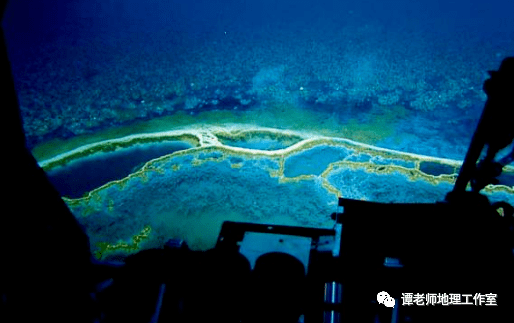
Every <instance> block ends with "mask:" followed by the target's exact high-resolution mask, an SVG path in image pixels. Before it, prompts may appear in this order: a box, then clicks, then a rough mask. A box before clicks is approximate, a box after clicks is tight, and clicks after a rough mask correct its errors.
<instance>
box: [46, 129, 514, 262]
mask: <svg viewBox="0 0 514 323" xmlns="http://www.w3.org/2000/svg"><path fill="white" fill-rule="evenodd" d="M166 140H171V141H174V142H176V141H180V140H183V141H187V142H188V143H192V144H193V145H191V146H190V147H191V148H188V149H183V150H179V151H175V152H173V153H171V154H167V155H164V156H161V157H159V158H155V159H152V160H149V161H148V162H147V163H146V164H144V165H143V166H142V167H141V168H139V169H138V170H137V171H135V172H133V173H131V174H130V175H128V176H127V177H124V178H121V179H118V180H113V181H109V182H107V183H104V184H103V185H101V186H99V187H97V188H95V189H94V190H91V191H89V192H85V194H84V196H83V197H81V198H66V197H64V200H65V201H66V203H67V204H68V206H69V207H70V209H71V210H72V212H73V214H74V215H75V216H76V217H77V218H78V219H79V222H80V223H81V224H82V225H84V227H85V229H86V231H87V233H88V235H89V237H90V239H91V245H92V250H93V252H94V253H95V255H96V256H97V257H98V258H110V257H123V256H124V255H127V254H130V253H132V252H136V251H138V250H141V248H152V247H160V246H162V245H163V244H164V243H165V241H167V240H168V239H170V238H181V239H184V240H186V241H187V242H188V244H189V245H190V246H191V247H192V248H193V249H203V250H205V249H208V248H211V247H213V246H214V244H215V243H216V238H217V235H218V233H219V230H220V228H221V224H222V223H223V221H228V220H231V221H240V222H254V223H267V224H286V225H296V226H309V227H318V228H330V227H332V226H333V221H332V220H331V219H330V214H331V213H333V212H335V211H336V210H337V198H338V197H345V198H352V199H362V200H370V201H377V202H405V203H408V202H428V203H430V202H436V201H440V200H443V199H444V197H445V195H446V193H448V192H449V191H450V190H451V189H452V185H453V183H454V180H455V178H456V174H457V172H458V168H459V167H460V162H459V161H455V160H449V159H441V158H434V157H428V156H422V155H416V154H410V153H404V152H399V151H393V150H389V149H383V148H378V147H374V146H370V145H367V144H362V143H358V142H355V141H352V140H348V139H343V138H336V137H328V136H323V135H316V134H313V133H309V132H298V131H290V130H277V129H271V128H258V127H249V126H248V125H240V124H231V125H225V126H213V125H205V124H204V125H201V126H200V125H198V126H196V127H189V128H186V129H180V130H171V131H166V132H157V133H146V134H145V133H143V134H139V135H131V136H127V137H122V138H117V139H109V140H104V141H100V142H97V143H94V144H93V143H90V144H87V145H84V146H80V147H77V148H75V149H73V150H71V151H68V152H66V153H63V154H59V155H57V156H54V157H52V158H49V159H46V160H41V161H40V165H41V166H42V167H43V168H44V169H46V170H50V169H55V168H65V167H66V164H67V163H71V162H72V161H73V160H77V159H83V158H86V156H88V154H93V155H95V154H96V155H98V154H102V151H104V153H105V152H112V151H113V150H115V149H116V147H117V149H118V151H122V150H123V149H129V148H130V146H131V145H136V144H141V143H142V142H144V143H149V142H166ZM261 140H262V141H261ZM120 147H122V148H120ZM507 173H510V174H512V170H510V169H509V170H507ZM72 177H73V176H71V178H72ZM71 178H70V179H71ZM485 191H486V193H487V194H488V195H489V197H490V198H491V199H492V200H507V201H509V202H510V203H512V202H514V197H513V195H512V193H514V189H513V187H512V185H511V184H507V185H505V184H502V183H500V185H497V186H489V187H488V188H487V189H486V190H485Z"/></svg>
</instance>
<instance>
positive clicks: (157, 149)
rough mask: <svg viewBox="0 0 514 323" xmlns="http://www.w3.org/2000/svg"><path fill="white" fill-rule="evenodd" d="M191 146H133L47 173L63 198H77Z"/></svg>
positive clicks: (166, 144)
mask: <svg viewBox="0 0 514 323" xmlns="http://www.w3.org/2000/svg"><path fill="white" fill-rule="evenodd" d="M191 147H192V146H191V145H189V144H187V143H184V142H167V143H158V144H145V145H134V146H132V147H130V148H125V149H121V150H118V151H114V152H109V153H102V154H98V155H93V156H90V157H87V158H83V159H80V160H78V161H75V162H71V163H69V164H67V165H66V166H61V167H58V168H55V169H53V170H50V171H48V172H47V175H48V178H49V179H50V182H51V183H52V184H53V185H54V187H55V188H56V189H57V190H58V192H59V193H60V194H61V196H65V197H69V198H78V197H82V196H83V195H84V193H87V192H89V191H91V190H93V189H95V188H97V187H100V186H102V185H103V184H106V183H108V182H110V181H113V180H118V179H122V178H124V177H126V176H128V175H129V174H131V173H133V172H134V171H136V170H138V169H139V168H141V167H142V166H143V165H144V163H146V162H148V161H150V160H151V159H154V158H157V157H160V156H164V155H167V154H171V153H173V152H175V151H178V150H184V149H188V148H191Z"/></svg>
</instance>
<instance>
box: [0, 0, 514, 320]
mask: <svg viewBox="0 0 514 323" xmlns="http://www.w3.org/2000/svg"><path fill="white" fill-rule="evenodd" d="M4 8H5V2H2V8H1V9H2V13H3V9H4ZM1 37H2V39H1V41H0V43H1V45H2V48H1V50H0V52H1V55H2V57H1V64H2V78H3V82H2V84H3V89H4V91H3V96H2V102H3V104H4V105H3V106H4V108H3V110H4V111H3V116H4V119H3V128H2V129H4V131H5V130H7V132H6V133H4V134H3V138H6V140H4V149H6V151H8V152H9V154H8V156H7V157H5V158H4V164H5V165H4V167H3V170H4V181H3V184H4V186H5V189H6V190H4V192H5V193H2V197H3V200H2V202H3V206H4V212H2V226H1V228H2V234H1V235H0V236H1V241H0V246H1V248H2V253H1V255H2V258H1V265H2V274H1V275H0V295H1V298H0V321H1V322H40V321H50V322H135V323H139V322H145V323H146V322H152V323H153V322H161V323H162V322H207V321H216V322H218V321H219V322H298V321H303V322H381V323H383V322H416V323H417V322H476V321H482V322H513V321H514V319H513V316H514V315H513V313H511V304H514V303H513V302H514V288H513V287H514V286H513V279H512V276H513V274H512V273H514V270H513V269H514V266H513V247H514V244H513V237H514V234H513V227H514V221H513V217H512V215H513V211H514V209H513V208H512V206H510V205H509V204H508V203H505V202H499V203H494V204H491V203H490V202H489V200H488V199H487V198H486V197H485V196H484V195H481V194H480V190H481V189H482V188H484V187H485V186H486V185H488V184H490V183H494V182H495V179H496V178H497V177H498V176H499V175H500V174H501V170H502V168H503V166H505V165H506V164H507V163H509V162H510V161H512V159H513V156H514V150H513V152H511V153H509V154H507V155H505V156H503V157H501V158H500V159H499V160H498V161H495V158H496V157H497V154H498V153H499V152H500V151H501V150H502V149H504V148H506V147H507V146H508V145H509V144H510V143H511V142H512V140H513V138H514V131H513V129H514V128H513V127H512V126H511V124H510V121H511V120H510V118H507V117H505V116H507V115H509V114H508V112H510V111H509V110H512V108H513V107H514V104H513V100H514V99H513V98H514V96H513V95H512V94H513V93H514V91H513V90H514V81H513V79H514V58H507V59H505V60H504V61H503V63H502V64H501V66H500V69H499V70H498V71H494V72H490V75H491V78H490V79H489V80H487V81H486V82H485V84H484V90H485V92H486V94H487V95H488V100H487V103H486V105H485V108H484V112H483V114H482V117H481V120H480V123H479V125H478V127H477V130H476V132H475V134H474V136H473V140H472V143H471V145H470V148H469V151H468V153H467V155H466V159H465V161H464V164H463V166H462V168H461V170H460V173H459V176H458V178H457V181H456V184H455V188H454V189H453V191H452V192H450V193H449V194H448V195H447V198H446V200H445V201H442V202H439V203H435V204H383V203H373V202H364V201H356V200H350V199H344V198H341V199H339V206H340V207H341V208H342V211H340V212H337V213H334V214H333V219H334V221H335V222H334V223H335V224H334V228H333V229H330V230H328V229H315V228H302V227H288V226H275V225H259V224H251V223H235V222H225V223H224V224H223V227H222V230H221V232H220V235H219V238H218V242H217V245H216V247H215V248H214V249H212V250H209V251H207V252H196V251H191V250H190V249H189V248H188V247H187V244H186V243H185V242H183V241H179V240H170V241H169V242H168V243H167V244H166V246H163V248H162V249H156V250H146V251H142V252H139V253H138V254H136V255H133V256H130V257H128V258H127V259H126V261H125V262H124V263H119V264H117V263H113V262H98V261H95V260H93V258H92V256H91V252H90V247H89V242H88V237H87V236H86V234H85V233H84V231H83V230H82V228H81V227H80V226H79V224H78V223H77V221H76V220H75V218H74V217H73V215H72V214H71V213H70V211H69V210H68V208H67V207H66V205H65V204H64V202H63V201H62V200H61V198H60V196H59V194H58V193H57V192H56V191H55V189H54V188H53V187H52V186H51V184H50V183H49V181H48V179H47V177H46V175H45V173H44V172H43V170H42V169H41V168H39V167H38V164H37V162H36V161H35V159H34V158H33V156H32V155H31V154H30V152H29V151H28V150H27V148H26V146H25V137H24V134H23V129H22V123H21V118H20V114H19V109H18V102H17V96H16V92H15V88H14V82H13V79H12V73H11V70H10V65H9V61H8V58H7V51H6V48H5V41H4V39H3V33H2V35H1ZM484 148H487V152H486V154H485V156H484V158H482V160H481V161H480V162H478V163H477V161H478V160H479V158H480V156H481V154H482V151H483V150H484ZM7 158H8V159H7ZM468 184H470V186H471V190H470V191H468V190H467V189H466V188H467V186H468ZM381 291H387V292H388V293H389V295H391V297H392V298H394V299H395V301H396V305H395V307H394V308H387V307H385V306H384V305H382V304H378V303H377V293H379V292H381ZM404 293H460V294H476V293H481V294H495V295H497V298H496V302H497V306H464V305H463V306H424V307H423V306H401V305H400V303H401V302H402V296H403V294H404Z"/></svg>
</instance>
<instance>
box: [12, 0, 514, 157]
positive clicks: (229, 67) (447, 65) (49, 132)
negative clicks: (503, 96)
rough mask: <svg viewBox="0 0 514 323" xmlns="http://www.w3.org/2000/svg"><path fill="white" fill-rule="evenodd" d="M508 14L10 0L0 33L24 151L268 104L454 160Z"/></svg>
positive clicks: (495, 7) (428, 0) (320, 5)
mask: <svg viewBox="0 0 514 323" xmlns="http://www.w3.org/2000/svg"><path fill="white" fill-rule="evenodd" d="M513 12H514V2H512V1H510V0H491V1H469V0H444V1H443V0H435V1H434V0H424V1H410V0H390V1H379V0H363V1H330V0H317V1H305V0H304V1H298V0H295V1H290V0H273V1H271V0H259V1H250V0H228V1H227V0H225V1H213V0H209V1H207V0H195V1H177V0H166V1H164V0H145V1H137V0H124V1H114V0H104V1H91V0H89V1H85V0H75V1H35V0H34V1H30V0H19V1H11V2H10V5H9V7H8V9H7V12H6V14H5V17H4V22H3V27H4V30H5V33H6V37H7V41H8V46H9V53H10V59H11V61H12V64H13V70H14V75H15V79H16V86H17V90H18V94H19V101H20V105H21V112H22V115H23V120H24V127H25V130H26V133H27V138H28V145H29V147H30V148H32V147H35V146H36V145H38V144H39V143H42V142H44V141H46V140H49V139H51V138H69V137H73V136H76V135H80V134H87V133H92V132H95V131H97V130H99V129H105V128H109V127H114V126H119V125H124V124H128V123H130V122H133V121H134V120H145V119H151V118H156V117H159V116H165V115H173V114H175V113H177V112H178V111H186V112H187V113H189V114H190V115H195V114H197V113H200V112H202V111H205V110H209V109H218V110H220V109H225V110H237V111H242V110H243V111H244V110H245V109H266V104H269V102H270V101H272V102H275V103H276V102H279V103H280V102H282V103H284V102H285V103H287V104H285V105H284V106H285V108H286V109H288V110H289V111H288V112H289V113H290V114H295V113H297V112H298V111H302V110H312V111H314V112H316V111H322V112H329V113H330V116H331V117H333V118H334V120H335V122H336V123H337V124H338V125H341V128H344V127H345V126H347V125H348V129H349V131H348V132H347V134H348V136H349V137H352V135H351V132H352V131H353V130H354V129H357V130H358V128H359V126H360V125H362V127H364V128H366V127H367V128H366V129H367V130H366V131H367V132H366V133H365V134H364V135H363V134H360V135H358V136H354V138H352V139H356V140H361V141H364V142H366V141H367V142H368V143H371V144H376V145H378V146H382V147H387V148H392V149H397V150H401V151H408V152H414V153H421V154H426V155H432V156H439V157H447V158H455V159H462V158H463V156H464V154H465V151H466V148H467V145H468V144H469V141H470V136H471V134H472V132H473V130H474V127H475V126H476V122H477V120H478V118H479V115H480V111H481V108H482V107H483V104H484V102H485V99H486V97H485V95H484V94H483V92H482V84H483V82H484V80H485V79H486V78H487V73H486V72H487V71H488V70H493V69H497V68H498V67H499V64H500V62H501V60H502V59H503V58H505V57H506V56H509V55H513V54H514V42H513V39H514V19H513V18H512V13H513ZM275 106H276V104H275ZM350 121H351V122H350ZM277 127H279V128H280V127H281V125H280V124H277ZM374 129H376V131H375V130H374ZM370 133H372V134H373V133H375V135H372V134H371V135H370Z"/></svg>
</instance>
